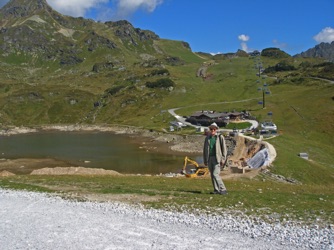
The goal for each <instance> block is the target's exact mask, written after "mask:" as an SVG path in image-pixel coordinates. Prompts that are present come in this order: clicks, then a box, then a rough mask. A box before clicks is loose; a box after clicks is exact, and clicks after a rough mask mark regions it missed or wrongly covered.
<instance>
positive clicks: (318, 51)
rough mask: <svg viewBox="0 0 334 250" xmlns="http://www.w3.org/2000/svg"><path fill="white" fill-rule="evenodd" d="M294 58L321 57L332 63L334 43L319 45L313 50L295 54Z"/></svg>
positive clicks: (333, 60)
mask: <svg viewBox="0 0 334 250" xmlns="http://www.w3.org/2000/svg"><path fill="white" fill-rule="evenodd" d="M296 57H321V58H325V59H327V60H329V61H330V62H334V41H333V42H331V43H320V44H318V45H316V46H315V47H314V48H311V49H308V50H306V51H305V52H302V53H300V54H297V55H296Z"/></svg>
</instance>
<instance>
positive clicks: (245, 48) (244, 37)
mask: <svg viewBox="0 0 334 250" xmlns="http://www.w3.org/2000/svg"><path fill="white" fill-rule="evenodd" d="M238 39H239V40H240V41H242V42H241V44H240V45H241V49H242V50H243V51H246V52H249V48H248V45H247V43H246V42H247V41H248V40H249V39H250V37H249V36H247V35H244V34H242V35H239V36H238Z"/></svg>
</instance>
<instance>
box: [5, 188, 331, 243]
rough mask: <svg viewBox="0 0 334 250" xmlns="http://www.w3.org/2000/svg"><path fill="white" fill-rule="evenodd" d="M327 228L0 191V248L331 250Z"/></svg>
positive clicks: (329, 228)
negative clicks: (258, 221) (259, 221)
mask: <svg viewBox="0 0 334 250" xmlns="http://www.w3.org/2000/svg"><path fill="white" fill-rule="evenodd" d="M333 241H334V240H333V227H331V226H329V227H328V228H325V229H320V228H317V227H298V226H289V227H287V226H283V225H281V224H275V225H272V224H267V223H257V224H254V221H252V220H250V219H240V218H239V219H238V218H235V217H233V216H232V215H226V216H204V215H202V216H195V215H193V214H190V213H186V212H185V213H177V212H166V211H162V210H155V209H144V208H141V207H134V206H130V205H127V204H122V203H97V202H78V201H69V200H65V199H62V198H60V197H57V196H55V195H47V194H41V193H33V192H25V191H10V190H4V189H0V248H1V249H5V250H9V249H43V250H44V249H80V250H81V249H136V250H140V249H164V250H167V249H334V247H333Z"/></svg>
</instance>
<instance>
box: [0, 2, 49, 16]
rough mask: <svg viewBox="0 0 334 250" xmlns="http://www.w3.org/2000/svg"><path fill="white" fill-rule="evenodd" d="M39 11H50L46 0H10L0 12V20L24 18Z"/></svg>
mask: <svg viewBox="0 0 334 250" xmlns="http://www.w3.org/2000/svg"><path fill="white" fill-rule="evenodd" d="M41 10H47V11H52V8H51V7H50V5H48V3H47V2H46V0H10V1H9V2H8V3H7V4H6V5H5V6H3V7H2V8H1V10H0V15H2V18H10V17H14V18H17V17H25V16H30V15H32V14H35V13H37V12H39V11H41Z"/></svg>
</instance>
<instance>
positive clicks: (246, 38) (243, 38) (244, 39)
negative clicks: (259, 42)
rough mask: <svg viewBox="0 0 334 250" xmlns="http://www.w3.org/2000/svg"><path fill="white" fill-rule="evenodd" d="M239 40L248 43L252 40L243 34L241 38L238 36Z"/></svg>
mask: <svg viewBox="0 0 334 250" xmlns="http://www.w3.org/2000/svg"><path fill="white" fill-rule="evenodd" d="M238 39H239V40H240V41H243V42H247V41H248V40H249V39H250V37H249V36H247V35H244V34H242V35H239V36H238Z"/></svg>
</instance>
